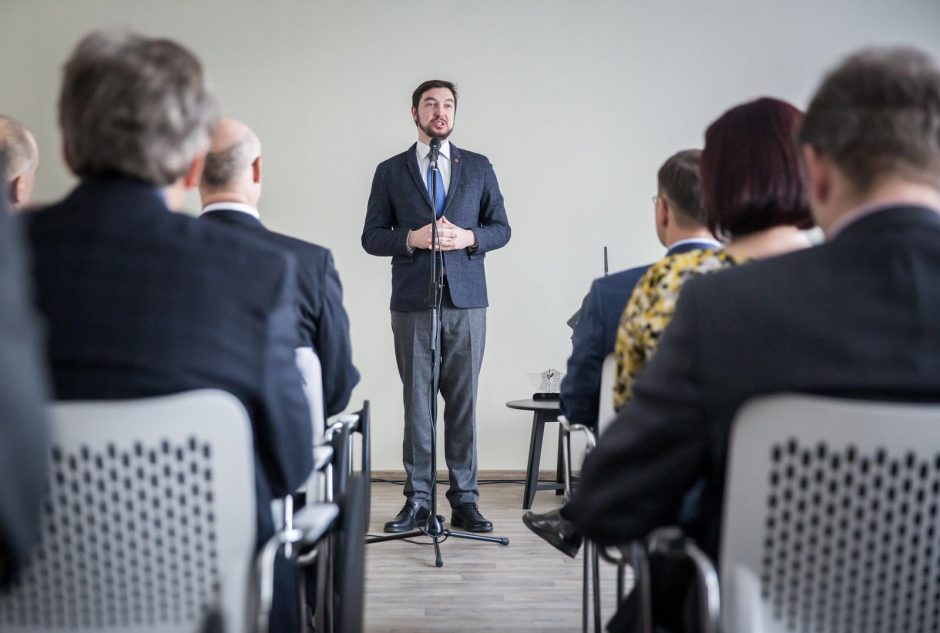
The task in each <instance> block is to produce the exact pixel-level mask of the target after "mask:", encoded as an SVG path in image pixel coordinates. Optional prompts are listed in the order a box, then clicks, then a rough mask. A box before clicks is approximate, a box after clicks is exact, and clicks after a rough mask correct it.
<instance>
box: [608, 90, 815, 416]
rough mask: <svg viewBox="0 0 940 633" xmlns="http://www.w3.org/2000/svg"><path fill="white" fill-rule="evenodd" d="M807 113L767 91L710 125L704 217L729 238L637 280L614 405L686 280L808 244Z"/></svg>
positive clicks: (669, 260)
mask: <svg viewBox="0 0 940 633" xmlns="http://www.w3.org/2000/svg"><path fill="white" fill-rule="evenodd" d="M801 118H802V115H801V113H800V111H799V110H797V109H796V108H794V107H793V106H792V105H790V104H789V103H785V102H783V101H778V100H777V99H770V98H763V99H758V100H756V101H751V102H749V103H745V104H742V105H739V106H737V107H735V108H732V109H731V110H728V111H727V112H725V113H724V114H723V115H722V116H721V117H719V118H718V120H717V121H715V122H714V123H712V124H711V125H710V126H709V128H708V130H707V131H706V132H705V149H704V151H703V152H702V190H703V191H704V203H705V217H706V219H707V222H708V228H709V229H711V231H712V232H713V233H714V234H715V235H718V236H720V237H721V238H722V239H723V240H725V241H726V242H727V245H726V246H725V248H724V249H722V250H695V251H689V252H685V253H682V254H679V255H672V256H667V257H666V258H665V259H662V260H660V261H658V262H656V263H655V264H653V265H652V266H650V268H649V270H648V271H646V273H645V274H644V275H643V278H642V279H640V280H639V281H638V282H637V284H636V288H635V289H634V291H633V294H632V295H631V297H630V300H629V301H628V302H627V307H626V309H625V310H624V312H623V317H622V318H621V320H620V325H619V327H618V328H617V343H616V352H615V353H616V356H617V380H616V383H615V384H614V408H616V409H618V410H619V409H620V408H621V407H622V406H623V405H624V403H625V402H626V401H627V400H628V399H629V398H630V385H631V384H632V383H633V380H634V378H635V377H636V373H637V372H638V371H639V370H640V369H641V368H642V367H643V366H644V365H645V364H646V363H647V362H649V359H650V358H652V356H653V353H654V352H655V351H656V344H657V343H658V342H659V337H660V336H661V335H662V333H663V330H664V329H665V328H666V326H667V325H668V324H669V321H670V319H672V314H673V312H674V311H675V309H676V299H678V297H679V292H680V291H681V290H682V286H683V284H685V282H686V281H688V280H689V279H691V278H693V277H697V276H699V275H704V274H707V273H710V272H714V271H717V270H721V269H723V268H728V267H730V266H735V265H737V264H739V263H741V262H744V261H747V260H750V259H757V258H762V257H772V256H774V255H780V254H782V253H786V252H789V251H792V250H795V249H798V248H805V247H807V246H809V239H808V238H807V237H806V235H805V234H804V233H803V232H802V231H801V229H806V228H809V227H811V226H812V224H813V220H812V218H811V217H810V211H809V202H808V199H807V193H806V186H805V185H804V183H803V177H802V175H801V174H800V159H799V153H798V150H797V147H796V146H795V145H794V143H793V136H794V135H795V134H796V130H797V128H798V126H799V123H800V119H801Z"/></svg>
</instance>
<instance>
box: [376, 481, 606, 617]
mask: <svg viewBox="0 0 940 633" xmlns="http://www.w3.org/2000/svg"><path fill="white" fill-rule="evenodd" d="M401 490H402V489H401V486H399V485H395V484H387V483H374V484H373V485H372V519H371V525H370V531H371V533H372V534H379V533H381V531H382V524H383V523H384V522H385V521H387V520H388V519H390V518H391V517H393V516H394V515H395V514H396V513H397V512H398V511H399V510H400V509H401V506H402V503H403V501H404V497H403V496H402V493H401ZM444 491H445V487H444V486H441V487H439V497H438V498H439V510H438V513H439V514H442V515H443V516H444V518H445V520H446V521H449V520H450V508H449V506H448V505H447V501H446V500H445V499H444ZM480 496H481V498H480V510H481V512H483V514H484V515H485V516H486V517H487V518H488V519H490V520H491V521H493V523H494V524H495V530H494V532H493V534H494V535H498V536H506V537H508V538H509V540H510V544H509V545H508V546H502V545H496V544H491V543H479V542H474V541H466V540H462V539H454V538H451V539H448V540H447V541H445V542H443V543H442V544H441V553H442V556H443V559H444V566H443V567H442V568H436V567H435V566H434V552H433V547H431V546H430V545H413V544H410V543H407V542H403V541H391V542H385V543H375V544H372V545H367V546H366V612H365V623H366V624H365V630H366V631H367V633H470V632H471V631H473V632H480V633H510V632H518V633H522V632H526V633H528V632H532V633H535V632H538V633H561V632H566V633H575V632H577V631H580V627H581V573H582V560H581V557H580V555H579V556H578V558H577V559H571V558H568V557H567V556H565V555H564V554H561V553H560V552H558V551H557V550H555V549H554V548H552V547H551V546H550V545H548V544H547V543H545V542H544V541H542V540H541V539H540V538H538V537H537V536H535V535H534V534H533V533H531V532H530V531H529V530H528V529H527V528H526V527H525V526H524V525H523V524H522V521H521V517H522V514H523V513H524V510H522V485H521V484H515V483H497V484H488V485H483V486H481V487H480ZM560 505H561V497H557V496H555V494H554V492H552V491H540V492H538V493H537V494H536V495H535V503H534V505H533V508H532V509H533V510H535V511H536V512H543V511H546V510H549V509H551V508H556V507H558V506H560ZM424 540H426V541H427V542H430V540H429V539H424ZM603 572H604V573H603V579H602V586H603V587H604V588H605V600H604V601H603V602H604V604H603V605H602V606H603V609H602V611H603V612H604V614H605V621H606V618H608V617H609V614H610V613H612V610H613V598H612V596H613V593H614V574H613V568H612V566H610V565H606V566H605V568H604V569H603Z"/></svg>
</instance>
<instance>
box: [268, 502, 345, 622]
mask: <svg viewBox="0 0 940 633" xmlns="http://www.w3.org/2000/svg"><path fill="white" fill-rule="evenodd" d="M337 516H339V506H337V505H335V504H332V503H316V504H311V505H308V506H305V507H304V508H302V509H301V510H300V511H299V512H297V513H296V514H294V515H293V521H292V526H291V527H288V528H285V529H282V530H280V531H279V532H277V533H276V534H275V535H274V536H272V537H271V538H269V539H268V541H267V542H266V543H265V544H264V547H262V548H261V552H260V553H259V554H258V557H257V560H256V565H257V568H258V578H259V594H260V595H259V603H258V631H259V633H267V630H268V622H269V619H270V616H271V603H272V602H273V599H274V561H275V559H276V558H277V553H278V551H279V550H280V549H281V548H282V547H283V548H284V549H285V553H286V552H287V551H288V550H290V551H291V552H293V551H295V548H294V546H296V545H304V546H313V545H316V544H317V543H318V542H319V541H320V540H321V539H322V538H323V536H324V535H325V534H326V533H327V532H328V531H329V529H330V528H331V527H332V526H333V524H334V522H335V521H336V517H337ZM290 555H291V556H292V555H293V554H292V553H291V554H290Z"/></svg>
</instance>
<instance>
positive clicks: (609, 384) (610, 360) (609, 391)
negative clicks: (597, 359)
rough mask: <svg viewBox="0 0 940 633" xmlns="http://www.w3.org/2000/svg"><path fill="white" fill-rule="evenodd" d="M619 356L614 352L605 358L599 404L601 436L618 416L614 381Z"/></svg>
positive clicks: (598, 413) (599, 431) (598, 420)
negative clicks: (615, 408)
mask: <svg viewBox="0 0 940 633" xmlns="http://www.w3.org/2000/svg"><path fill="white" fill-rule="evenodd" d="M616 373H617V357H616V356H615V355H614V353H613V352H611V353H610V354H608V355H607V357H606V358H604V365H603V368H602V369H601V393H600V401H599V402H598V405H597V435H598V436H600V434H601V433H603V432H604V431H605V430H606V429H607V427H608V426H610V423H611V422H613V421H614V418H616V417H617V413H616V412H615V411H614V382H615V380H616V378H617V376H616Z"/></svg>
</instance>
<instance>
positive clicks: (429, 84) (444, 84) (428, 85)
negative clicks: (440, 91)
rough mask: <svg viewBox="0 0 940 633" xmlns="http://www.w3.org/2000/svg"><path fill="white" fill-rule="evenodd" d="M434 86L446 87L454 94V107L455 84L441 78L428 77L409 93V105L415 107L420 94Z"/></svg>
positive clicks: (455, 97) (455, 98) (455, 96)
mask: <svg viewBox="0 0 940 633" xmlns="http://www.w3.org/2000/svg"><path fill="white" fill-rule="evenodd" d="M434 88H447V89H448V90H450V92H451V94H452V95H454V107H455V108H456V107H457V84H455V83H454V82H452V81H445V80H443V79H429V80H427V81H425V82H422V84H421V85H420V86H418V87H417V88H415V91H414V92H413V93H411V107H412V108H415V109H417V107H418V103H420V102H421V95H423V94H424V93H425V92H427V91H428V90H432V89H434Z"/></svg>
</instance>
